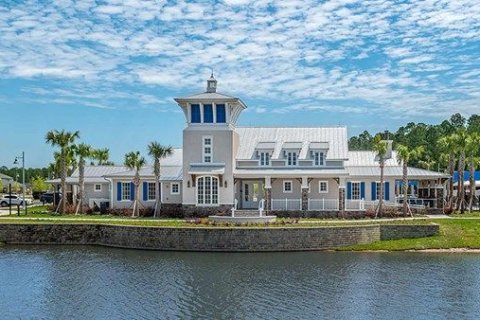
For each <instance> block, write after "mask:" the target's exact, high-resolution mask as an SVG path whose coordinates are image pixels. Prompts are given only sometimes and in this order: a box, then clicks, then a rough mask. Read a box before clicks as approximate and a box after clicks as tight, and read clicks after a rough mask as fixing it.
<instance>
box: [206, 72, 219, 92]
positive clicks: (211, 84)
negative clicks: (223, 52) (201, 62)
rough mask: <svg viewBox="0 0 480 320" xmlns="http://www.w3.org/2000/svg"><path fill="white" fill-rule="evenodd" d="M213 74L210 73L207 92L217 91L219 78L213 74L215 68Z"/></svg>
mask: <svg viewBox="0 0 480 320" xmlns="http://www.w3.org/2000/svg"><path fill="white" fill-rule="evenodd" d="M211 69H212V74H211V75H210V79H208V80H207V92H216V91H217V80H216V79H215V77H214V76H213V68H211Z"/></svg>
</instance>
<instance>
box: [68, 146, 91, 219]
mask: <svg viewBox="0 0 480 320" xmlns="http://www.w3.org/2000/svg"><path fill="white" fill-rule="evenodd" d="M73 150H74V153H75V155H76V156H77V157H78V182H79V185H80V190H79V192H78V204H77V209H76V211H75V213H78V210H79V209H80V213H83V211H84V210H83V209H84V204H85V203H84V202H85V162H86V159H88V158H93V157H94V156H95V150H94V149H93V148H92V146H90V145H88V144H86V143H80V144H78V145H75V146H74V147H73Z"/></svg>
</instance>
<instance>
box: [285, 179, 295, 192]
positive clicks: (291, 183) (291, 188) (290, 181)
mask: <svg viewBox="0 0 480 320" xmlns="http://www.w3.org/2000/svg"><path fill="white" fill-rule="evenodd" d="M287 182H289V183H290V191H288V190H285V183H287ZM292 192H293V182H292V180H283V193H292Z"/></svg>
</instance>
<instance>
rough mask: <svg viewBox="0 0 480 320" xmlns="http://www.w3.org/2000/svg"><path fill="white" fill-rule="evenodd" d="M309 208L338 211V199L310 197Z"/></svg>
mask: <svg viewBox="0 0 480 320" xmlns="http://www.w3.org/2000/svg"><path fill="white" fill-rule="evenodd" d="M308 210H312V211H314V210H315V211H336V210H338V199H308Z"/></svg>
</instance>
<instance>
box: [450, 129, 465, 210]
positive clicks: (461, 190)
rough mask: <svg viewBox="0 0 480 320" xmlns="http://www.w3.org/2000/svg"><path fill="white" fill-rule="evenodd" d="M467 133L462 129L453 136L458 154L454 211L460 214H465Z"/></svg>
mask: <svg viewBox="0 0 480 320" xmlns="http://www.w3.org/2000/svg"><path fill="white" fill-rule="evenodd" d="M467 137H468V133H467V131H466V130H465V129H464V128H460V129H459V130H458V131H457V132H456V133H454V134H453V139H454V141H455V150H456V151H457V154H458V157H459V158H458V169H457V170H458V189H457V196H458V197H457V204H456V210H458V209H460V213H465V181H464V174H465V157H466V152H467Z"/></svg>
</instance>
